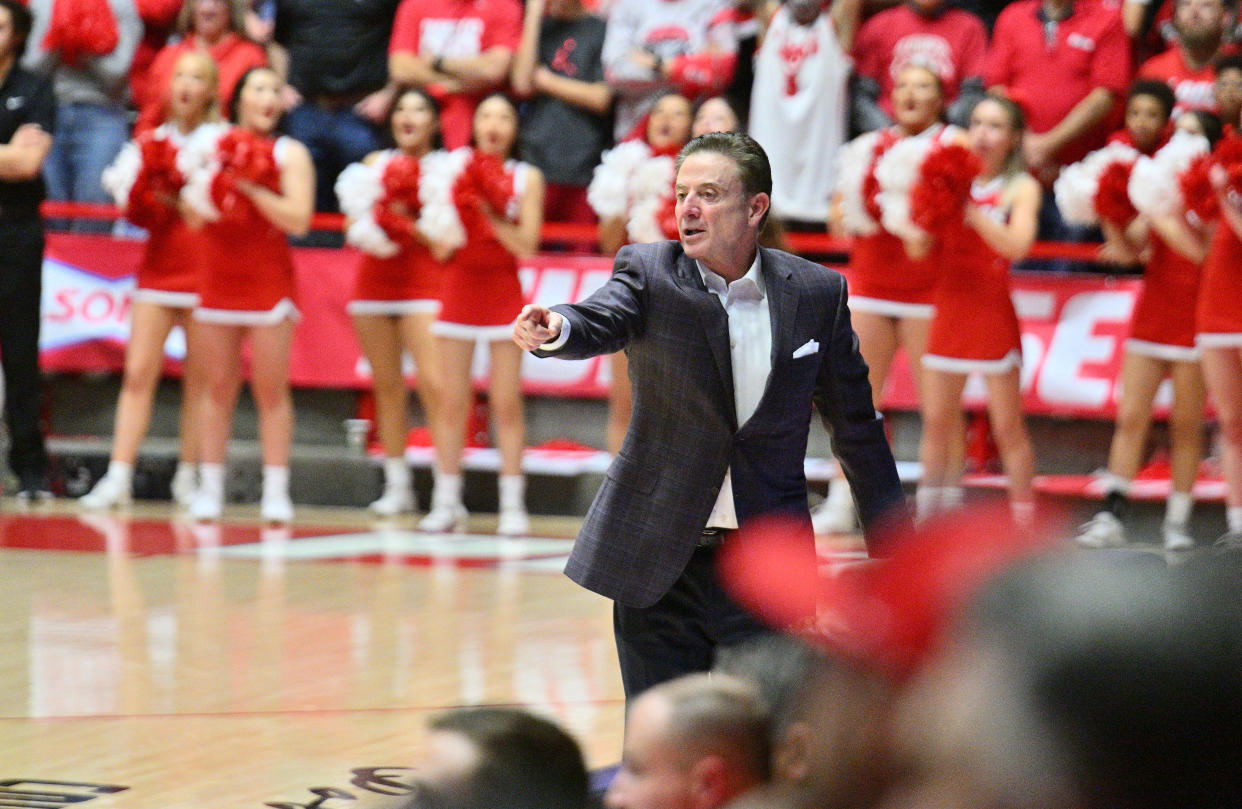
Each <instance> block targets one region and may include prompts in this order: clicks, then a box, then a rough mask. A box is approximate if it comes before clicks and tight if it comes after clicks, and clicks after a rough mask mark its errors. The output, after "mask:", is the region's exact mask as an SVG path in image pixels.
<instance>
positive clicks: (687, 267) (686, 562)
mask: <svg viewBox="0 0 1242 809" xmlns="http://www.w3.org/2000/svg"><path fill="white" fill-rule="evenodd" d="M771 190H772V173H771V169H770V167H769V165H768V159H767V155H766V154H764V152H763V149H762V148H761V147H760V146H759V144H757V143H756V142H755V141H754V140H752V139H751V138H749V137H747V136H746V135H740V134H737V133H712V134H709V135H704V136H702V137H699V138H695V139H694V140H692V141H691V142H690V143H689V144H687V145H686V147H685V148H684V149H682V152H681V154H680V155H679V156H678V158H677V185H676V193H677V207H676V217H677V226H678V231H679V233H680V236H681V240H680V242H661V243H657V244H648V245H632V246H628V247H625V248H623V249H622V250H621V251H620V252H619V253H618V254H617V258H616V264H615V265H614V268H613V275H612V278H611V279H610V280H609V281H608V282H607V283H606V284H605V285H604V286H603V287H602V288H600V290H599V291H597V292H596V293H595V294H593V295H592V296H590V297H589V298H587V299H586V300H584V301H583V302H581V303H578V304H573V305H559V306H554V307H552V308H551V309H546V308H544V307H541V306H536V305H530V306H527V307H526V308H525V309H523V310H522V313H521V315H519V317H518V320H517V322H516V323H515V325H514V340H515V341H516V342H517V343H518V345H520V346H522V347H523V348H524V349H526V350H530V351H535V352H536V354H538V355H539V356H556V357H564V358H567V359H579V358H583V357H591V356H595V355H599V354H608V353H612V352H615V351H619V350H622V349H625V351H626V353H627V354H628V355H629V361H630V379H631V382H632V386H633V397H634V415H633V418H632V420H631V422H630V428H629V432H628V433H627V434H626V437H625V442H624V444H623V446H622V447H621V451H620V452H619V453H618V455H617V457H616V459H615V460H614V461H613V463H612V466H611V467H610V468H609V470H608V474H607V477H606V479H605V480H604V483H603V485H602V486H601V487H600V490H599V493H598V494H597V495H596V497H595V501H594V503H593V504H592V505H591V509H590V511H589V512H588V513H587V516H586V520H585V521H584V523H583V526H582V530H581V531H580V532H579V534H578V539H577V542H576V543H575V544H574V549H573V553H572V554H571V556H570V559H569V564H568V565H567V567H566V568H565V572H566V574H567V575H568V576H569V577H570V578H571V579H573V580H574V581H576V582H578V583H579V584H581V585H582V586H583V587H586V588H587V589H589V590H593V591H595V592H597V593H600V594H601V595H604V596H607V597H608V598H611V599H612V600H613V602H614V611H613V625H614V632H615V634H616V640H617V651H618V655H619V657H620V662H621V673H622V680H623V682H624V685H625V692H626V695H627V697H633V696H636V695H637V694H639V693H641V692H642V691H643V690H645V689H646V688H648V687H650V686H652V685H655V684H656V683H659V682H663V681H665V680H669V679H672V678H674V677H676V676H679V675H681V674H685V673H688V672H692V671H701V670H706V669H708V668H710V667H711V664H712V660H713V657H714V655H715V649H716V647H717V646H720V645H728V644H732V643H736V642H738V641H741V640H744V639H745V638H747V637H750V636H752V635H755V634H758V633H760V632H762V631H764V628H763V627H762V626H761V625H760V624H759V623H758V622H757V621H756V620H755V619H754V618H753V617H751V616H750V615H749V614H747V613H746V612H745V611H744V610H743V609H742V608H741V607H740V606H738V605H737V604H736V603H735V602H734V601H733V600H732V599H731V598H729V596H728V594H727V593H726V592H725V591H724V589H723V588H722V587H721V585H720V583H719V581H718V580H717V577H716V571H715V555H716V552H717V550H718V549H719V547H720V546H721V545H722V544H723V543H725V542H727V541H728V538H729V536H730V533H731V532H732V531H733V530H735V529H736V528H738V526H744V525H746V524H747V522H748V521H750V520H753V519H755V518H759V517H765V516H766V517H777V516H779V517H784V518H787V519H789V520H790V521H791V523H792V524H794V525H796V526H798V530H801V531H803V532H804V533H805V537H806V541H807V547H808V550H810V549H811V547H812V545H811V543H812V542H813V534H812V531H811V523H810V516H809V512H808V509H807V497H806V478H805V475H804V472H803V459H804V457H805V454H806V445H807V432H808V429H809V427H810V415H811V405H812V403H814V404H815V406H816V408H818V410H819V412H820V415H821V417H822V418H823V420H824V424H825V426H826V427H827V428H828V431H829V433H830V435H831V437H832V444H833V450H834V454H835V455H836V457H837V458H838V459H839V461H840V463H841V465H842V467H843V468H844V470H845V474H846V477H847V478H848V479H849V481H850V483H851V485H852V486H853V487H854V493H855V497H856V498H857V501H858V507H859V513H860V515H861V517H862V521H863V525H864V529H865V530H866V531H867V537H868V547H869V550H870V551H871V552H872V553H873V555H874V554H876V553H877V552H879V551H880V547H879V545H880V536H879V532H878V530H877V528H878V520H879V518H880V517H881V515H883V514H885V513H886V512H895V513H897V514H899V515H904V513H905V511H904V507H903V506H904V496H903V493H902V490H901V484H900V481H899V480H898V477H897V470H896V466H895V464H894V462H893V456H892V452H891V451H890V449H889V446H888V442H887V440H886V438H885V435H884V426H883V421H882V419H881V417H880V415H879V414H878V413H876V412H875V410H874V409H873V408H872V405H871V388H870V385H869V384H868V382H867V366H866V364H865V363H864V362H863V359H862V357H861V355H860V354H859V353H858V340H857V338H856V336H855V335H854V331H853V329H852V328H851V326H850V317H849V309H848V308H847V307H846V291H845V280H844V279H843V278H842V277H841V276H840V275H839V274H837V273H835V272H833V271H831V270H828V269H826V268H824V267H822V266H820V265H818V264H814V263H812V262H809V261H805V260H803V259H800V258H797V257H796V256H792V255H789V254H788V253H783V252H780V251H778V250H769V249H767V248H761V247H759V243H758V239H759V231H760V229H761V228H762V227H763V223H764V221H765V220H766V219H767V215H768V207H769V197H770V194H771ZM902 519H904V516H903V517H902ZM810 559H811V557H810V555H809V554H808V560H810ZM811 563H813V562H811Z"/></svg>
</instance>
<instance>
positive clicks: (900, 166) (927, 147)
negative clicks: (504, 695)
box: [875, 138, 935, 239]
mask: <svg viewBox="0 0 1242 809" xmlns="http://www.w3.org/2000/svg"><path fill="white" fill-rule="evenodd" d="M934 145H935V140H934V139H932V138H903V139H902V140H900V141H898V142H897V143H895V144H893V146H892V147H891V148H890V149H889V150H888V151H886V152H885V153H884V154H882V155H881V156H880V158H879V160H877V161H876V163H875V179H876V182H877V183H878V184H879V186H880V191H879V193H878V194H876V203H877V204H879V206H880V224H881V225H883V226H884V229H885V230H887V231H888V232H889V233H891V234H893V235H894V236H897V237H898V238H901V239H919V238H923V237H925V236H926V235H927V232H926V231H924V230H923V229H922V228H920V227H919V226H918V225H916V224H914V221H913V220H912V219H911V218H910V190H911V189H912V188H913V187H914V185H915V183H916V182H917V181H918V178H919V169H920V167H921V166H922V165H923V161H924V160H925V159H926V158H927V155H928V154H929V153H930V151H931V149H932V148H933V146H934Z"/></svg>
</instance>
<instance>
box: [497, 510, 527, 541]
mask: <svg viewBox="0 0 1242 809" xmlns="http://www.w3.org/2000/svg"><path fill="white" fill-rule="evenodd" d="M529 532H530V516H529V515H528V514H527V513H526V509H519V508H510V509H502V510H501V512H500V519H499V520H497V521H496V533H497V534H500V535H501V536H502V537H521V536H526V534H528V533H529Z"/></svg>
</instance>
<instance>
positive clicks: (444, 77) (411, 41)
mask: <svg viewBox="0 0 1242 809" xmlns="http://www.w3.org/2000/svg"><path fill="white" fill-rule="evenodd" d="M521 38H522V9H521V7H520V6H519V5H518V3H517V2H516V0H402V2H401V5H400V6H398V7H397V16H396V19H395V20H394V21H393V26H392V38H391V39H390V40H389V43H388V74H389V79H390V80H391V81H393V82H396V83H397V84H403V85H411V86H414V87H421V88H424V89H426V90H428V91H429V92H430V93H431V95H432V97H434V98H435V99H436V101H437V102H438V103H439V104H440V111H441V112H440V121H441V129H442V131H443V133H444V145H445V146H446V147H447V148H449V149H456V148H458V147H459V146H465V145H466V144H467V143H468V142H469V141H470V122H471V118H472V117H473V115H474V108H475V105H477V104H478V103H479V100H480V99H481V98H483V97H484V96H485V95H487V94H488V93H489V92H491V91H493V90H497V89H500V87H501V86H502V85H503V84H504V83H505V81H506V80H507V79H508V77H509V67H510V64H511V63H512V61H513V55H514V53H515V52H516V51H517V49H518V45H519V44H520V43H521Z"/></svg>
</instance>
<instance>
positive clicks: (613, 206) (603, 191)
mask: <svg viewBox="0 0 1242 809" xmlns="http://www.w3.org/2000/svg"><path fill="white" fill-rule="evenodd" d="M649 157H651V148H650V147H649V146H647V144H645V143H643V142H642V141H639V140H631V141H625V142H624V143H618V144H617V145H616V146H614V147H613V148H611V149H609V150H608V151H606V152H604V156H603V159H602V160H601V161H600V164H599V165H598V166H596V167H595V173H594V175H593V176H592V177H591V184H590V186H588V187H587V202H588V203H589V204H590V206H591V209H592V210H594V211H595V214H596V216H598V217H599V218H600V219H616V218H618V217H622V216H625V212H626V210H628V208H629V205H630V195H629V189H630V180H631V175H632V174H633V173H634V171H635V170H636V169H637V168H638V167H639V166H640V165H642V164H643V163H645V162H646V161H647V158H649Z"/></svg>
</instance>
